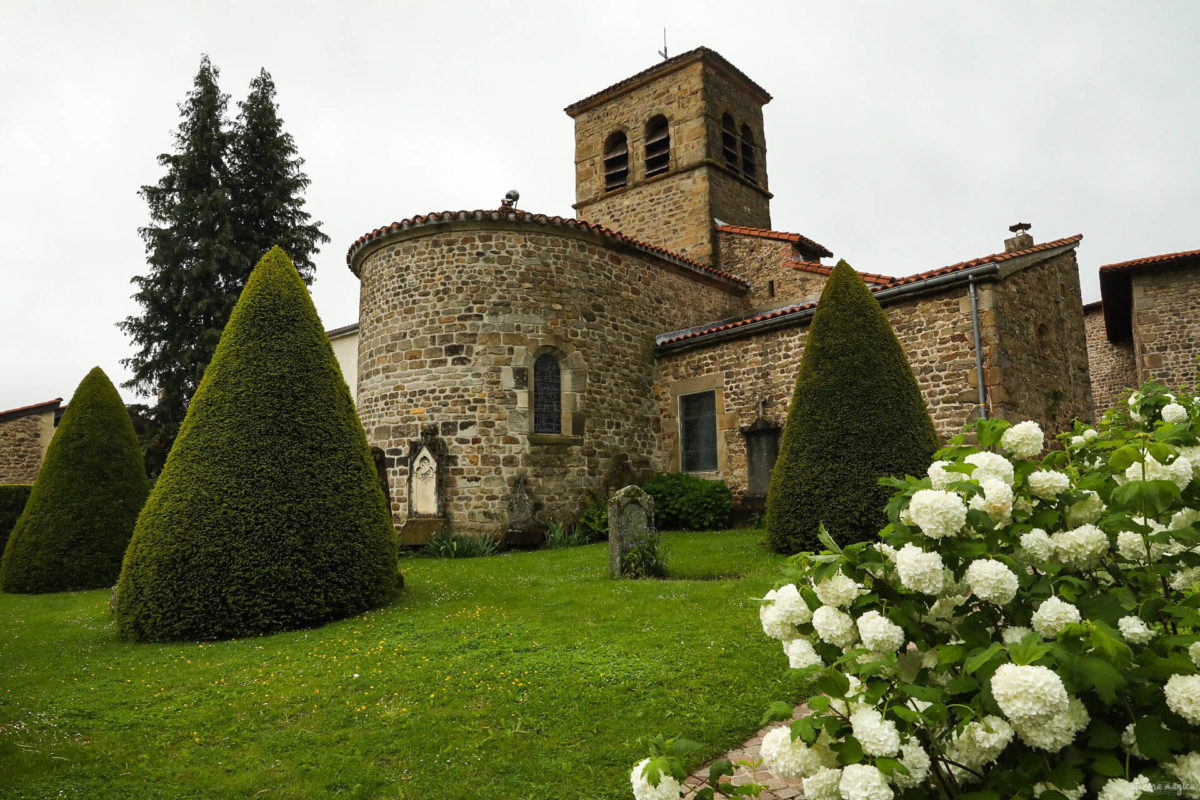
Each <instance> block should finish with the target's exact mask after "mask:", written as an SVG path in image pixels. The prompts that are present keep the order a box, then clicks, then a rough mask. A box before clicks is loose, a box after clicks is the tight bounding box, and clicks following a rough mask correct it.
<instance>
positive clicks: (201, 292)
mask: <svg viewBox="0 0 1200 800" xmlns="http://www.w3.org/2000/svg"><path fill="white" fill-rule="evenodd" d="M219 75H220V71H219V70H218V69H217V68H216V67H215V66H213V64H212V62H211V61H209V59H208V56H207V55H206V56H204V57H203V58H202V59H201V61H200V71H199V72H197V73H196V78H195V80H194V82H193V84H192V91H191V92H190V93H189V94H188V96H187V99H186V100H185V101H184V102H183V103H182V104H181V105H180V107H179V110H180V113H181V114H182V117H183V118H182V120H181V121H180V123H179V129H178V130H177V131H176V132H175V152H174V153H164V154H162V155H160V156H159V157H158V163H159V164H160V165H162V166H163V167H164V168H165V169H166V174H164V175H163V177H162V178H161V179H160V180H159V182H158V183H157V184H154V185H153V186H143V187H142V188H141V192H140V194H141V196H142V197H143V198H144V199H145V201H146V204H147V206H149V210H150V219H151V224H150V225H147V226H146V227H144V228H141V229H139V231H138V233H139V234H141V237H142V240H143V241H144V242H145V245H146V260H147V264H148V265H149V267H150V271H149V273H148V274H146V275H139V276H136V277H135V278H133V283H134V284H135V285H136V286H137V287H138V290H137V292H136V293H135V294H134V299H135V300H137V302H138V303H139V304H140V305H141V306H142V313H141V315H139V316H132V317H128V318H126V319H125V320H124V321H123V322H120V323H118V327H120V328H121V329H122V330H123V331H125V332H126V333H127V334H129V336H130V338H131V339H132V340H133V343H134V344H135V345H136V346H137V347H138V351H137V353H136V354H135V355H134V356H133V357H132V358H127V359H124V360H123V361H122V362H121V363H122V364H124V365H125V366H126V367H128V368H129V369H130V371H131V372H132V373H133V377H132V378H131V379H130V380H128V381H126V382H125V384H124V385H125V386H126V387H128V388H132V389H135V390H137V391H139V392H142V393H144V394H148V395H151V396H153V397H155V398H157V399H156V402H155V404H154V407H153V410H152V413H151V419H152V423H151V425H150V432H149V435H148V436H147V438H144V439H143V442H147V441H148V442H150V445H149V447H148V452H147V458H146V461H147V466H148V467H149V468H150V469H151V471H152V472H157V468H158V467H160V466H161V464H162V461H163V460H165V458H166V452H167V450H169V449H170V443H171V442H172V441H174V439H175V433H176V431H177V430H178V428H179V424H180V423H181V422H182V421H183V417H184V414H185V413H186V411H187V404H188V399H189V398H190V397H191V396H192V394H193V393H194V392H195V391H196V386H197V384H199V382H200V376H201V375H203V374H204V367H205V365H207V364H208V361H209V358H210V357H211V356H212V352H213V349H214V348H215V347H216V346H217V341H218V340H219V339H220V337H221V329H222V328H223V327H224V325H225V321H226V320H227V319H228V317H229V310H230V309H231V308H232V307H233V302H234V300H235V299H236V297H237V292H238V291H240V289H241V285H240V283H238V278H239V276H240V275H241V273H242V268H241V264H240V261H241V254H240V253H239V251H238V248H237V246H236V241H235V238H234V226H233V208H232V200H231V198H230V175H229V148H230V134H229V131H228V130H227V125H226V120H225V110H226V107H227V105H228V103H229V96H228V95H225V94H222V93H221V90H220V88H219V87H218V86H217V79H218V77H219Z"/></svg>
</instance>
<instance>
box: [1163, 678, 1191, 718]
mask: <svg viewBox="0 0 1200 800" xmlns="http://www.w3.org/2000/svg"><path fill="white" fill-rule="evenodd" d="M1163 693H1164V694H1166V696H1167V708H1169V709H1171V710H1172V711H1174V712H1175V713H1176V714H1178V715H1179V716H1181V717H1183V718H1184V719H1186V720H1187V721H1188V722H1190V723H1192V724H1193V725H1200V675H1172V676H1171V678H1170V680H1168V681H1167V685H1166V686H1165V687H1163Z"/></svg>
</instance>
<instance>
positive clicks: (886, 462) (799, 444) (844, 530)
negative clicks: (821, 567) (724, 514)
mask: <svg viewBox="0 0 1200 800" xmlns="http://www.w3.org/2000/svg"><path fill="white" fill-rule="evenodd" d="M936 449H937V434H936V433H935V431H934V428H933V421H932V420H930V418H929V412H928V411H927V410H926V408H925V400H924V398H923V397H922V396H921V390H920V389H919V388H918V387H917V381H916V378H914V377H913V373H912V368H911V367H910V366H909V364H908V360H907V359H906V358H905V356H904V351H903V349H901V347H900V342H899V341H898V340H897V339H896V334H895V333H894V332H893V331H892V326H891V325H890V324H889V323H888V319H887V315H886V314H885V313H884V311H883V309H882V308H880V307H879V302H878V301H877V300H876V299H875V297H874V295H872V294H871V292H870V290H869V289H868V288H867V286H866V284H865V283H863V281H862V278H860V277H859V276H858V274H857V273H856V272H855V271H854V270H853V269H851V268H850V266H849V265H848V264H847V263H846V262H845V261H840V262H838V265H837V267H835V268H834V270H833V274H832V275H831V276H830V277H829V280H828V282H827V283H826V284H825V289H824V291H822V293H821V299H820V302H819V303H818V304H817V311H816V314H814V315H813V320H812V325H811V326H810V327H809V333H808V341H807V343H806V344H805V347H804V355H803V357H802V358H801V360H800V370H799V372H798V374H797V376H796V387H795V391H794V392H793V394H792V403H791V405H790V406H789V408H788V418H787V425H786V426H785V427H784V429H783V439H782V441H781V442H780V448H779V458H778V460H777V461H776V462H775V468H774V469H773V470H772V471H771V485H770V489H769V490H768V492H767V533H768V536H769V538H770V541H771V546H772V547H773V548H774V549H775V550H776V551H778V552H780V553H796V552H799V551H801V550H811V551H815V550H820V549H821V547H822V545H821V544H820V542H819V541H818V539H817V530H818V524H819V523H821V522H824V523H825V527H826V529H827V530H828V531H829V533H830V535H831V536H833V538H834V539H835V540H836V541H838V542H840V543H842V544H849V543H852V542H858V541H863V540H869V539H872V538H874V537H875V536H877V535H878V533H879V530H880V529H881V528H882V527H883V526H884V524H885V523H886V520H885V518H884V514H883V509H884V507H885V506H886V505H887V500H888V497H889V496H890V495H891V494H892V490H891V489H890V488H887V487H884V486H880V485H879V483H878V480H879V478H880V477H882V476H885V475H894V476H898V477H903V476H904V475H906V474H912V475H920V474H923V473H924V471H925V469H926V467H928V466H929V462H930V460H931V459H932V457H933V453H934V451H935V450H936Z"/></svg>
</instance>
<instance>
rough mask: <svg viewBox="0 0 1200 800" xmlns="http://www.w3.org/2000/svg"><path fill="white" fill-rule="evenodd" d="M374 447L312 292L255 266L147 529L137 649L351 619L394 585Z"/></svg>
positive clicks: (278, 258)
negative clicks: (144, 643)
mask: <svg viewBox="0 0 1200 800" xmlns="http://www.w3.org/2000/svg"><path fill="white" fill-rule="evenodd" d="M396 555H397V554H396V536H395V532H394V530H393V528H392V521H391V516H390V514H389V512H388V509H387V506H386V503H385V501H384V497H383V492H382V490H381V489H380V487H379V481H378V479H377V476H376V473H375V467H374V464H373V462H372V460H371V454H370V451H369V448H368V446H367V438H366V434H365V433H364V431H363V428H362V424H361V423H360V422H359V420H358V416H357V415H356V413H355V411H354V405H353V403H352V402H351V399H350V392H349V390H348V389H347V387H346V383H345V381H344V380H343V379H342V375H341V372H340V371H339V369H338V366H337V362H336V361H335V360H334V356H333V350H332V348H331V347H330V344H329V339H328V337H326V336H325V333H324V329H323V328H322V326H321V322H320V319H318V317H317V312H316V309H315V308H314V307H313V304H312V300H311V299H310V298H309V295H308V291H307V290H306V289H305V286H304V282H303V281H302V280H301V279H300V275H299V273H297V272H296V268H295V267H294V266H293V265H292V263H291V261H290V260H288V257H287V256H286V255H285V254H284V253H283V251H282V250H280V249H279V248H274V249H272V250H271V252H269V253H268V254H267V255H266V256H264V257H263V259H262V260H261V261H260V262H259V264H258V266H257V267H256V268H255V270H254V272H253V274H252V275H251V276H250V279H249V281H248V282H247V284H246V287H245V289H244V290H243V291H242V295H241V298H240V299H239V300H238V303H237V306H236V307H235V308H234V310H233V313H232V315H231V316H230V319H229V323H228V324H227V325H226V327H225V331H224V333H222V335H221V341H220V344H218V346H217V350H216V352H215V354H214V355H213V360H212V362H211V363H210V364H209V365H208V368H207V369H206V370H205V373H204V377H203V379H202V380H201V381H200V385H199V387H198V388H197V390H196V394H195V396H194V397H193V398H192V401H191V404H190V405H189V407H188V412H187V417H186V418H185V419H184V422H183V425H182V426H181V428H180V431H179V437H178V438H177V439H176V441H175V445H174V447H173V448H172V449H171V453H170V455H169V456H168V457H167V461H166V464H165V465H164V467H163V471H162V474H161V475H160V476H159V478H158V481H157V483H156V484H155V486H154V490H153V492H152V493H151V495H150V499H149V500H148V501H147V502H146V508H145V510H144V511H143V512H142V515H141V517H140V518H139V519H138V524H137V528H136V529H135V531H134V535H133V541H132V542H131V543H130V546H129V551H128V553H127V554H126V556H125V564H124V568H123V569H122V572H121V580H120V583H119V584H118V587H117V604H116V611H117V625H118V629H119V631H120V633H121V635H122V636H123V637H125V638H127V639H133V640H152V641H163V640H174V639H214V638H229V637H233V636H243V635H249V634H256V633H267V632H271V631H278V630H289V629H295V628H301V627H307V626H311V625H316V624H319V623H321V622H324V621H327V620H332V619H339V618H343V617H347V616H350V615H353V614H356V613H359V612H361V611H364V610H366V609H368V608H371V607H372V606H376V605H378V604H380V603H381V602H383V601H384V600H386V599H387V598H388V597H389V596H390V595H391V594H392V591H393V588H394V587H395V584H396V565H397V564H396Z"/></svg>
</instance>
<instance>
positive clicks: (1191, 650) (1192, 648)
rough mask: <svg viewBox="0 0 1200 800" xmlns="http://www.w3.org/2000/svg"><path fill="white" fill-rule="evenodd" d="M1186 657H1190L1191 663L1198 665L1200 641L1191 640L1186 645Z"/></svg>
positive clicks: (1199, 662)
mask: <svg viewBox="0 0 1200 800" xmlns="http://www.w3.org/2000/svg"><path fill="white" fill-rule="evenodd" d="M1188 657H1189V658H1190V659H1192V663H1193V664H1195V665H1196V666H1197V667H1200V642H1192V643H1191V645H1189V646H1188Z"/></svg>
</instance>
